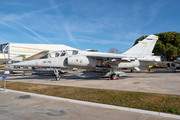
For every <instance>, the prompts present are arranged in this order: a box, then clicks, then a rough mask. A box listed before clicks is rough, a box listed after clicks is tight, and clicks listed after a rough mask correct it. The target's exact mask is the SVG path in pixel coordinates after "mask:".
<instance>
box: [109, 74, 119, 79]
mask: <svg viewBox="0 0 180 120" xmlns="http://www.w3.org/2000/svg"><path fill="white" fill-rule="evenodd" d="M110 79H111V80H118V76H117V75H116V74H112V75H111V76H110Z"/></svg>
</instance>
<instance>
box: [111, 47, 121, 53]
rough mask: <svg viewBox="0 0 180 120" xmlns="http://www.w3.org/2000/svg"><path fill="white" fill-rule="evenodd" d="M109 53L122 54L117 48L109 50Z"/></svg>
mask: <svg viewBox="0 0 180 120" xmlns="http://www.w3.org/2000/svg"><path fill="white" fill-rule="evenodd" d="M108 53H117V54H120V53H122V52H120V51H119V50H118V49H116V48H110V49H109V50H108Z"/></svg>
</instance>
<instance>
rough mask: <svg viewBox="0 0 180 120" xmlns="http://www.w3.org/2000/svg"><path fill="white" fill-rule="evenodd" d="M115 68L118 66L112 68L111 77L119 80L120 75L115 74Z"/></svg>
mask: <svg viewBox="0 0 180 120" xmlns="http://www.w3.org/2000/svg"><path fill="white" fill-rule="evenodd" d="M115 69H116V68H112V74H110V76H109V79H110V80H119V77H118V75H117V74H115V72H114V70H115Z"/></svg>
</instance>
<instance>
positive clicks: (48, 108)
mask: <svg viewBox="0 0 180 120" xmlns="http://www.w3.org/2000/svg"><path fill="white" fill-rule="evenodd" d="M32 119H33V120H59V119H61V120H170V118H165V117H161V116H154V115H147V114H140V113H135V112H126V111H120V110H113V109H106V108H100V107H92V106H86V105H82V104H74V103H69V102H64V101H60V100H52V99H48V98H42V97H35V96H29V95H26V94H20V93H12V92H2V91H0V120H32ZM171 120H173V119H171Z"/></svg>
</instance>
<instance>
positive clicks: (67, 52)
mask: <svg viewBox="0 0 180 120" xmlns="http://www.w3.org/2000/svg"><path fill="white" fill-rule="evenodd" d="M78 52H79V51H78V50H60V51H55V52H52V53H48V54H47V55H45V56H43V57H41V58H39V59H44V58H54V57H62V56H71V55H77V54H78Z"/></svg>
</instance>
